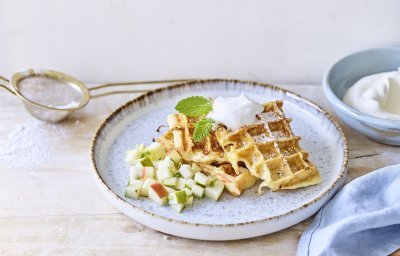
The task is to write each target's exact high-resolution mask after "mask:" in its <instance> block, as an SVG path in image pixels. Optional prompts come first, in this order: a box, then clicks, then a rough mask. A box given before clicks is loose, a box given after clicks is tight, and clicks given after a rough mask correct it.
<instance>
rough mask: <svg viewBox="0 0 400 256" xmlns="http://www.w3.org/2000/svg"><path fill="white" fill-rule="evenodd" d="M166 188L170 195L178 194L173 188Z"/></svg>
mask: <svg viewBox="0 0 400 256" xmlns="http://www.w3.org/2000/svg"><path fill="white" fill-rule="evenodd" d="M164 187H165V190H167V191H168V194H171V193H174V192H176V190H175V189H173V188H171V187H167V186H164Z"/></svg>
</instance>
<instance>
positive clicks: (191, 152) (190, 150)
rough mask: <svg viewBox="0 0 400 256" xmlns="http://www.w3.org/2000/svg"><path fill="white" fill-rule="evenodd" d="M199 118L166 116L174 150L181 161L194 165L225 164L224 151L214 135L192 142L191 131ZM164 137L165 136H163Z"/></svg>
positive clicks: (177, 115)
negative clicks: (179, 155) (178, 154)
mask: <svg viewBox="0 0 400 256" xmlns="http://www.w3.org/2000/svg"><path fill="white" fill-rule="evenodd" d="M198 120H199V118H192V117H187V116H185V115H183V114H170V115H168V126H169V129H170V131H171V132H172V135H173V144H174V148H175V149H176V150H177V151H178V152H179V153H180V154H181V156H182V158H183V160H185V161H188V162H196V163H208V164H210V163H226V162H227V159H226V156H225V153H224V150H223V149H222V148H221V146H220V145H219V144H218V141H217V138H216V136H215V134H214V133H211V134H210V135H209V136H207V138H205V139H204V140H203V141H200V142H194V140H193V131H194V127H195V124H196V123H197V121H198ZM164 136H165V135H164Z"/></svg>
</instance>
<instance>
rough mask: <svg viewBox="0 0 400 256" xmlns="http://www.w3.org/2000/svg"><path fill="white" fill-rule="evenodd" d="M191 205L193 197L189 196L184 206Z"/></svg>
mask: <svg viewBox="0 0 400 256" xmlns="http://www.w3.org/2000/svg"><path fill="white" fill-rule="evenodd" d="M191 204H193V196H189V197H187V198H186V203H185V205H191Z"/></svg>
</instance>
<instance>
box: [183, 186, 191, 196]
mask: <svg viewBox="0 0 400 256" xmlns="http://www.w3.org/2000/svg"><path fill="white" fill-rule="evenodd" d="M182 190H183V191H185V193H186V196H187V197H189V196H191V195H192V194H193V192H192V190H191V189H188V188H184V189H182Z"/></svg>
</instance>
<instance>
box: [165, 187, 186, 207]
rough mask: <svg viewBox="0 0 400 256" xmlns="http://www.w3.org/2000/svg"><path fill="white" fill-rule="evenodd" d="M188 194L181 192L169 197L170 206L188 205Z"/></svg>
mask: <svg viewBox="0 0 400 256" xmlns="http://www.w3.org/2000/svg"><path fill="white" fill-rule="evenodd" d="M186 197H187V195H186V192H185V191H184V190H179V191H176V192H174V193H171V194H169V195H168V201H169V204H184V203H186Z"/></svg>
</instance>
